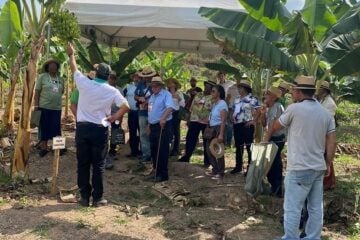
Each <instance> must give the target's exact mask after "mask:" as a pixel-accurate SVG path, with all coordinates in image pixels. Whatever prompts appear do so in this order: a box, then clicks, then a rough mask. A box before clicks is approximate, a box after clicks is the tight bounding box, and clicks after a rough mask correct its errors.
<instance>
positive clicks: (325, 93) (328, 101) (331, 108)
mask: <svg viewBox="0 0 360 240" xmlns="http://www.w3.org/2000/svg"><path fill="white" fill-rule="evenodd" d="M317 98H318V100H319V102H320V103H321V105H322V106H323V107H324V108H325V109H326V110H327V111H328V112H329V113H330V114H331V116H333V117H335V113H336V109H337V106H336V103H335V101H334V98H333V97H332V96H331V90H330V84H329V82H327V81H321V84H320V88H319V90H318V92H317Z"/></svg>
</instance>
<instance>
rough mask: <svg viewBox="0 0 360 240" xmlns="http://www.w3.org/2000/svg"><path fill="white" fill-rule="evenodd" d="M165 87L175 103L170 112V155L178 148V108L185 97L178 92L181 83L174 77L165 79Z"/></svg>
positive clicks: (182, 105)
mask: <svg viewBox="0 0 360 240" xmlns="http://www.w3.org/2000/svg"><path fill="white" fill-rule="evenodd" d="M167 88H168V90H169V92H170V93H171V95H172V97H173V101H174V104H175V109H174V111H173V112H172V120H171V137H170V139H171V140H170V141H172V142H173V143H172V149H171V151H170V156H178V155H179V149H180V122H181V119H180V116H179V112H180V111H179V110H180V107H182V108H183V107H185V99H184V94H183V93H182V92H180V91H179V90H180V88H181V84H180V83H179V81H178V80H176V79H175V78H169V79H168V80H167Z"/></svg>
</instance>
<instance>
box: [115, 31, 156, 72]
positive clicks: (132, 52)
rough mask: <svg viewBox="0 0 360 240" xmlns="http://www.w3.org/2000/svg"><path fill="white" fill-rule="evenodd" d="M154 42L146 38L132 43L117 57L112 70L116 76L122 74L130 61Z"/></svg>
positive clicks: (152, 39) (152, 38)
mask: <svg viewBox="0 0 360 240" xmlns="http://www.w3.org/2000/svg"><path fill="white" fill-rule="evenodd" d="M154 40H155V37H151V38H148V37H146V36H144V37H142V38H139V39H136V40H134V41H132V42H131V43H130V44H129V45H130V47H129V48H128V49H126V50H125V51H123V52H121V53H120V55H119V61H118V62H116V63H115V64H114V65H113V66H112V68H113V70H115V71H116V72H117V73H118V74H122V73H123V72H124V70H125V68H126V67H127V66H128V65H129V64H130V63H131V62H132V60H133V59H134V58H135V57H136V56H137V55H139V54H140V53H141V52H142V51H144V50H145V49H146V48H148V47H149V46H150V44H151V43H152V42H153V41H154Z"/></svg>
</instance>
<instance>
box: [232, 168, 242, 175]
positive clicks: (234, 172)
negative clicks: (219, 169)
mask: <svg viewBox="0 0 360 240" xmlns="http://www.w3.org/2000/svg"><path fill="white" fill-rule="evenodd" d="M239 172H241V168H237V167H235V168H234V169H233V170H231V172H230V174H236V173H239Z"/></svg>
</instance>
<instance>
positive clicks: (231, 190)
mask: <svg viewBox="0 0 360 240" xmlns="http://www.w3.org/2000/svg"><path fill="white" fill-rule="evenodd" d="M65 135H66V137H67V147H68V151H67V153H66V154H65V155H64V156H62V157H61V159H60V165H59V179H58V186H61V187H63V188H71V187H72V186H74V185H76V152H75V151H76V149H75V147H74V132H73V131H66V132H65ZM33 138H34V141H35V139H36V135H35V134H34V135H33ZM230 152H231V153H228V154H227V155H226V159H227V160H226V166H227V167H228V169H231V167H233V165H234V153H232V152H233V150H232V151H230ZM128 153H129V149H128V146H127V145H121V146H120V150H119V152H118V155H117V157H118V160H117V161H115V162H114V164H115V167H114V169H113V170H110V171H106V174H105V194H104V196H105V198H106V199H108V200H109V202H110V204H109V205H108V206H106V207H99V208H91V207H90V208H84V207H80V206H79V205H78V204H76V203H63V202H61V201H60V198H59V196H58V195H56V196H51V195H50V194H49V189H50V185H51V183H37V184H25V185H24V184H16V185H6V186H2V187H1V188H0V203H1V204H0V239H4V240H5V239H6V240H8V239H24V240H30V239H74V240H78V239H102V240H105V239H129V240H130V239H131V240H135V239H157V240H160V239H236V240H240V239H244V240H245V239H246V240H259V239H273V238H274V237H277V236H281V235H282V225H281V223H280V221H281V216H282V204H283V200H282V199H279V198H274V197H271V196H260V197H259V198H257V199H256V200H253V199H250V198H248V197H247V195H246V194H245V192H244V190H243V189H244V183H245V178H244V176H242V175H236V176H232V175H230V174H226V176H225V179H224V181H225V182H224V183H223V184H222V185H217V184H216V182H214V180H211V179H210V178H209V177H207V176H205V175H204V172H205V169H204V168H203V167H202V166H199V165H196V164H187V163H178V162H176V159H170V164H169V165H170V166H169V173H170V181H169V182H167V183H165V185H166V186H171V187H172V188H174V189H177V190H178V191H180V190H181V191H180V192H189V194H188V195H186V196H184V198H186V199H185V200H184V201H183V203H184V204H183V205H185V206H179V205H181V204H175V202H173V201H170V200H169V199H168V198H166V197H165V196H164V195H163V194H161V193H160V192H159V191H157V190H155V189H154V183H152V182H151V181H149V180H146V177H145V176H143V173H144V172H143V171H142V170H143V169H139V167H138V160H137V159H128V158H126V157H125V155H126V154H128ZM52 161H53V154H52V153H49V154H48V155H47V156H45V157H44V158H40V157H38V154H37V151H36V149H35V148H33V150H32V153H31V158H30V163H29V166H30V171H29V172H30V179H44V178H47V177H51V175H52ZM226 185H227V186H226ZM157 188H160V189H161V186H160V187H159V186H158V185H157ZM335 198H336V196H333V195H332V193H331V192H327V193H326V201H327V202H331V203H333V200H334V199H335ZM333 204H334V203H333ZM335 214H336V213H335ZM330 222H331V224H330V223H326V224H325V227H324V232H323V235H324V236H328V239H337V240H342V239H347V238H346V236H345V235H342V234H341V231H342V229H344V227H345V226H344V224H342V223H341V222H340V223H339V222H336V221H330Z"/></svg>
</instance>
